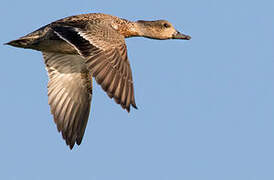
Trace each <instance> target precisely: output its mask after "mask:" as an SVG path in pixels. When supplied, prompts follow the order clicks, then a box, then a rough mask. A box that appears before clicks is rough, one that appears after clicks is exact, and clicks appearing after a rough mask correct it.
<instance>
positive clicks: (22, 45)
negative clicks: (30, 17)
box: [5, 37, 33, 48]
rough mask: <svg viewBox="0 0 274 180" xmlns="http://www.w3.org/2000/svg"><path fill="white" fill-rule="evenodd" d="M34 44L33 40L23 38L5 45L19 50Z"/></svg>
mask: <svg viewBox="0 0 274 180" xmlns="http://www.w3.org/2000/svg"><path fill="white" fill-rule="evenodd" d="M32 43H33V39H32V38H24V37H22V38H19V39H16V40H13V41H10V42H8V43H5V45H10V46H14V47H19V48H29V47H30V45H31V44H32Z"/></svg>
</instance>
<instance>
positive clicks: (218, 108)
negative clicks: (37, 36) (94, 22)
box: [0, 0, 274, 180]
mask: <svg viewBox="0 0 274 180" xmlns="http://www.w3.org/2000/svg"><path fill="white" fill-rule="evenodd" d="M273 9H274V1H270V0H269V1H267V0H262V1H252V0H251V1H247V0H242V1H236V0H231V1H218V0H206V1H203V0H193V1H181V0H180V1H179V0H169V1H161V2H160V1H144V0H139V1H138V2H133V1H131V2H130V1H120V0H116V1H90V0H79V1H75V2H74V3H72V2H69V1H61V0H60V1H34V0H29V1H19V0H17V1H16V0H9V1H1V2H0V18H1V29H0V31H1V40H0V41H1V42H0V43H1V44H3V43H5V42H7V41H10V40H13V39H16V38H18V37H20V36H23V35H25V34H27V33H29V32H32V31H34V30H35V29H37V28H39V27H41V26H43V25H45V24H48V23H50V22H52V21H54V20H57V19H60V18H63V17H66V16H70V15H75V14H81V13H88V12H103V13H107V14H112V15H116V16H118V17H122V18H125V19H129V20H138V19H145V20H155V19H167V20H169V21H170V22H172V23H173V25H174V26H175V27H176V28H177V29H178V30H180V31H182V32H184V33H186V34H189V35H191V36H192V37H193V38H192V39H191V41H180V40H166V41H158V40H151V39H144V38H131V39H128V40H127V45H128V53H129V58H130V61H131V67H132V70H133V78H134V83H135V96H136V103H137V105H138V107H139V109H138V110H134V109H133V110H132V111H131V113H130V114H128V113H127V112H126V111H124V110H122V109H121V108H120V107H119V106H118V105H117V104H116V103H115V102H114V101H113V100H110V99H109V98H108V97H107V95H106V94H105V93H104V92H103V91H102V90H101V88H100V87H99V86H98V85H96V84H95V85H94V95H93V100H92V108H91V114H90V118H89V123H88V126H87V129H86V133H85V136H84V140H83V142H82V144H81V146H80V147H77V146H76V147H75V148H74V149H73V150H72V151H70V150H69V148H68V147H67V146H66V145H65V143H64V141H63V140H62V138H61V135H60V134H59V133H58V132H57V129H56V127H55V124H54V123H53V119H52V116H51V114H50V110H49V105H48V103H47V89H46V86H47V79H48V78H47V74H46V70H45V67H44V63H43V59H42V56H41V53H40V52H37V51H32V50H24V49H18V48H12V47H9V46H0V52H1V66H0V82H1V86H0V99H1V101H0V109H1V126H0V137H1V138H0V140H1V144H2V145H1V149H0V159H1V160H0V171H1V173H0V179H7V180H9V179H11V180H17V179H27V180H31V179H35V180H37V179H39V180H48V179H66V180H72V179H91V180H109V179H113V180H116V179H117V180H128V179H131V180H139V179H142V180H151V179H157V180H171V179H172V180H182V179H188V180H201V179H203V180H220V179H221V180H231V179H233V180H257V179H258V180H261V179H264V180H272V179H274V171H273V169H274V143H273V140H274V111H273V110H274V80H273V77H274V50H273V49H274V33H273V32H274V24H273V16H274V11H273Z"/></svg>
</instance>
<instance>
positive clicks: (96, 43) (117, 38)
mask: <svg viewBox="0 0 274 180" xmlns="http://www.w3.org/2000/svg"><path fill="white" fill-rule="evenodd" d="M137 36H139V37H146V38H152V39H159V40H164V39H184V40H190V39H191V37H190V36H188V35H184V34H182V33H180V32H179V31H177V30H176V29H175V28H174V27H173V25H172V24H171V23H170V22H168V21H166V20H156V21H144V20H139V21H135V22H133V21H128V20H126V19H122V18H118V17H116V16H112V15H107V14H102V13H89V14H81V15H76V16H70V17H66V18H63V19H60V20H57V21H54V22H52V23H50V24H48V25H46V26H43V27H41V28H40V29H38V30H36V31H34V32H32V33H30V34H27V35H26V36H23V37H21V38H19V39H17V40H13V41H10V42H8V43H6V44H7V45H11V46H14V47H19V48H26V49H34V50H38V51H41V52H42V54H43V57H44V63H45V65H46V70H47V72H48V76H49V82H48V98H49V99H48V102H49V105H50V109H51V113H52V115H53V117H54V122H55V123H56V125H57V129H58V131H59V132H61V133H62V136H63V139H64V140H65V141H66V144H67V145H68V146H69V147H70V149H72V148H73V146H74V145H75V143H76V144H77V145H80V144H81V142H82V139H83V136H84V133H85V128H86V125H87V121H88V117H89V112H90V103H91V99H92V77H94V78H95V80H96V82H97V83H98V84H100V85H101V87H102V89H103V90H104V91H105V92H106V93H107V95H108V96H109V97H110V98H113V99H114V100H115V102H116V103H117V104H120V105H121V107H122V108H123V109H125V110H127V111H128V112H130V107H131V106H132V107H134V108H136V109H137V106H136V103H135V98H134V88H133V79H132V73H131V68H130V63H129V60H128V55H127V46H126V43H125V38H129V37H137Z"/></svg>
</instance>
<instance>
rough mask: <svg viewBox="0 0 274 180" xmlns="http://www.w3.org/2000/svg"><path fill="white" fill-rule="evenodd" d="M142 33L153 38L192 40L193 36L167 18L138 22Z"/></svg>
mask: <svg viewBox="0 0 274 180" xmlns="http://www.w3.org/2000/svg"><path fill="white" fill-rule="evenodd" d="M136 24H137V26H138V30H139V31H140V33H139V34H140V35H141V36H144V37H147V38H152V39H184V40H190V39H191V37H190V36H188V35H185V34H182V33H180V32H179V31H177V30H176V29H175V28H174V27H173V25H172V24H171V23H170V22H168V21H166V20H157V21H143V20H139V21H137V22H136Z"/></svg>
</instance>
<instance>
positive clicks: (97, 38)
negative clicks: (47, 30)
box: [52, 24, 137, 112]
mask: <svg viewBox="0 0 274 180" xmlns="http://www.w3.org/2000/svg"><path fill="white" fill-rule="evenodd" d="M52 29H53V30H54V32H55V33H56V34H57V35H58V36H59V37H60V38H62V39H63V40H65V41H66V42H68V43H69V44H71V45H72V46H73V47H75V49H76V50H77V51H78V52H79V54H80V55H81V56H82V57H83V58H85V63H86V65H87V69H88V70H89V71H90V72H91V73H92V76H93V77H95V79H96V81H97V83H98V84H100V85H101V87H102V88H103V90H104V91H106V92H107V94H108V96H109V97H110V98H114V100H115V101H116V103H118V104H120V105H121V106H122V107H123V109H126V110H127V111H128V112H129V111H130V105H132V106H133V107H134V108H137V107H136V103H135V98H134V88H133V80H132V72H131V68H130V64H129V60H128V56H127V48H126V44H125V41H124V37H123V36H122V35H120V34H119V33H118V32H117V31H116V30H115V29H113V28H112V27H110V26H108V25H96V24H91V25H87V26H86V28H85V29H83V28H82V29H80V28H75V27H71V26H64V25H60V26H58V25H55V26H53V27H52Z"/></svg>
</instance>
